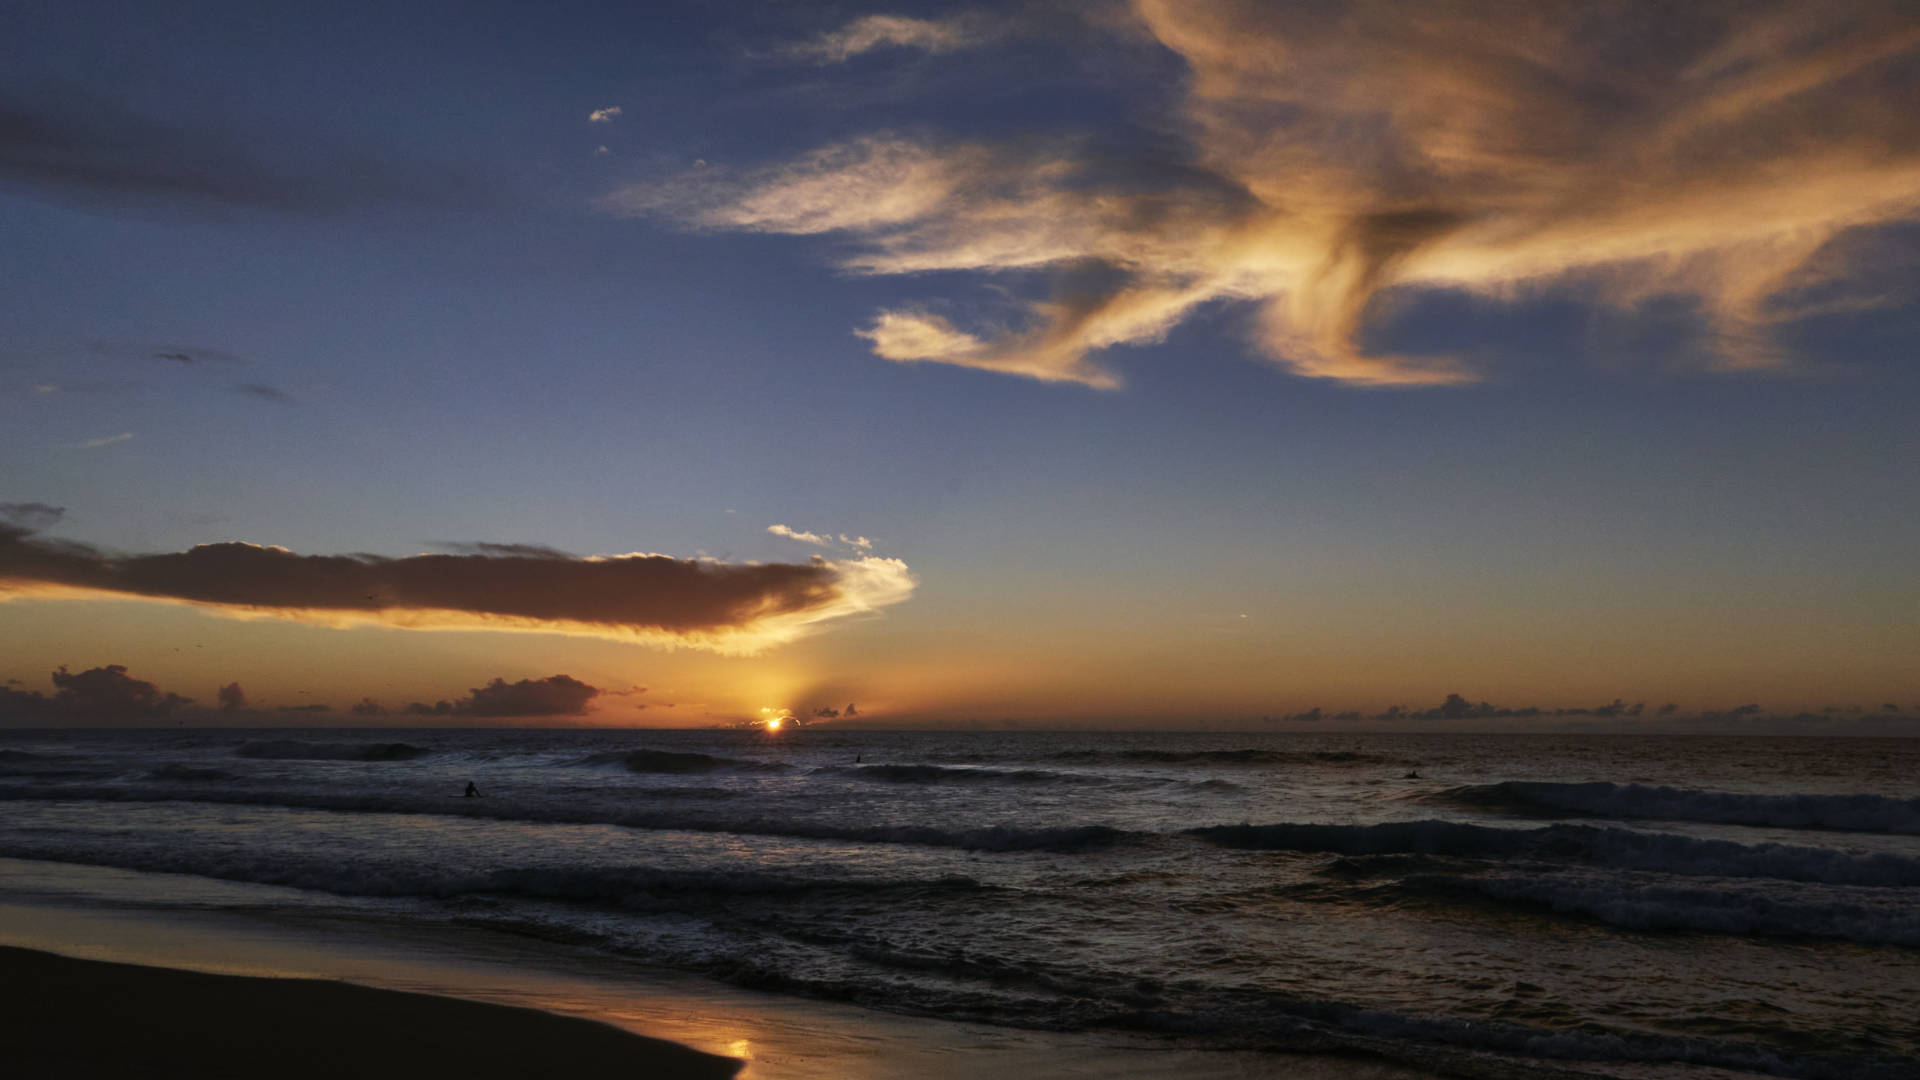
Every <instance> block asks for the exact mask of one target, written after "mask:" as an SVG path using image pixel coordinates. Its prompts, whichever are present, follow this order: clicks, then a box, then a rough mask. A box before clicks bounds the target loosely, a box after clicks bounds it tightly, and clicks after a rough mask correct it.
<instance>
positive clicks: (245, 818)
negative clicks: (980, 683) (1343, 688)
mask: <svg viewBox="0 0 1920 1080" xmlns="http://www.w3.org/2000/svg"><path fill="white" fill-rule="evenodd" d="M470 781H471V782H472V783H473V784H474V785H475V786H476V787H477V788H478V790H479V792H480V797H478V798H468V797H464V796H463V794H462V793H463V791H464V790H465V789H466V786H467V784H468V783H469V782H470ZM0 858H7V859H16V860H41V861H43V862H50V863H61V864H85V865H91V866H101V867H114V868H119V869H122V870H130V871H137V872H143V873H146V874H151V875H153V877H152V880H153V881H154V882H155V885H154V888H153V889H152V891H151V895H150V896H149V897H148V898H147V899H148V901H149V902H150V903H152V904H154V905H156V906H162V907H164V906H167V905H173V906H177V907H181V908H190V907H196V906H198V907H208V906H218V905H220V904H222V903H236V902H237V901H235V900H234V899H233V898H232V897H231V896H230V895H229V894H227V893H224V892H222V891H221V890H217V889H210V890H208V891H206V892H205V893H199V892H196V891H195V890H193V889H191V888H183V887H181V886H180V885H179V884H178V882H180V881H182V880H186V881H192V880H195V879H217V880H221V881H232V882H248V883H255V884H259V885H270V886H277V887H279V888H276V889H273V890H270V891H269V890H259V891H257V892H255V893H249V894H248V897H247V899H246V901H245V902H246V903H248V904H251V905H255V906H257V905H259V904H261V903H263V902H267V903H271V904H273V905H277V906H282V907H286V908H290V909H291V908H301V909H311V910H314V911H334V912H337V911H351V912H353V913H354V914H355V916H356V917H361V918H374V919H379V920H384V921H386V922H388V923H390V924H394V925H399V926H407V925H413V926H419V927H423V928H424V927H428V926H445V925H457V926H478V927H486V928H489V929H493V930H498V931H503V932H506V933H511V934H515V935H520V936H522V937H524V938H526V939H529V940H531V941H535V942H541V941H544V942H555V943H564V944H565V945H567V946H569V947H571V948H575V949H582V948H584V949H588V950H593V951H596V952H599V953H603V954H605V955H606V956H607V957H609V958H618V959H621V960H624V961H628V962H632V963H635V964H644V965H650V966H656V967H669V968H676V969H682V970H687V971H693V972H698V973H701V974H704V975H707V976H710V977H713V978H717V979H721V980H724V981H727V982H731V983H734V984H737V985H741V986H746V987H752V988H757V989H761V990H769V991H773V992H776V993H783V994H793V995H802V996H808V997H816V998H824V999H831V1000H837V1001H843V1002H851V1003H854V1004H858V1005H865V1006H869V1007H872V1008H877V1009H886V1010H889V1011H893V1012H898V1013H905V1014H909V1015H929V1016H939V1017H943V1018H947V1019H963V1020H969V1021H974V1022H982V1023H989V1024H999V1025H1008V1026H1014V1027H1025V1028H1035V1029H1047V1030H1059V1031H1125V1032H1132V1033H1148V1034H1164V1035H1167V1036H1170V1037H1176V1038H1178V1039H1179V1040H1180V1041H1181V1043H1182V1045H1186V1046H1195V1045H1199V1046H1218V1047H1221V1048H1234V1049H1249V1048H1251V1049H1262V1050H1282V1051H1284V1050H1288V1049H1307V1050H1340V1049H1354V1050H1361V1051H1366V1052H1370V1053H1376V1054H1384V1055H1386V1056H1388V1057H1395V1058H1399V1059H1401V1060H1405V1061H1409V1062H1414V1063H1422V1062H1426V1063H1431V1062H1433V1061H1435V1060H1438V1059H1436V1058H1435V1057H1434V1055H1436V1054H1439V1055H1446V1056H1445V1059H1444V1060H1445V1062H1446V1064H1447V1067H1448V1068H1449V1069H1451V1070H1453V1071H1456V1072H1458V1071H1462V1070H1465V1071H1472V1070H1473V1069H1475V1068H1476V1062H1479V1063H1484V1064H1485V1066H1486V1069H1487V1071H1488V1072H1489V1074H1495V1073H1498V1072H1499V1071H1500V1069H1501V1067H1502V1062H1503V1061H1509V1060H1513V1059H1519V1060H1523V1061H1530V1062H1542V1061H1547V1062H1553V1063H1556V1064H1558V1065H1560V1066H1561V1067H1563V1068H1574V1069H1578V1068H1583V1067H1597V1068H1601V1069H1604V1070H1608V1071H1619V1070H1622V1069H1625V1070H1627V1071H1629V1072H1631V1071H1632V1070H1634V1069H1640V1070H1642V1072H1643V1073H1644V1072H1645V1070H1646V1069H1647V1068H1651V1067H1657V1068H1658V1069H1659V1070H1666V1071H1685V1070H1687V1069H1723V1070H1736V1071H1739V1072H1749V1073H1760V1074H1769V1075H1780V1076H1793V1077H1822V1078H1824V1077H1876V1076H1884V1077H1890V1078H1891V1077H1912V1076H1920V740H1913V739H1904V740H1903V739H1826V738H1799V739H1788V738H1781V739H1772V738H1711V737H1700V736H1639V735H1633V736H1628V735H1614V736H1567V735H1551V736H1549V735H1437V734H1436V735H1401V734H1391V735H1389V734H1372V735H1350V734H1347V735H1342V734H1324V735H1295V734H1266V733H1251V734H1249V733H1235V734H1225V733H1222V734H1105V733H1027V732H975V733H886V732H856V731H846V730H833V729H830V728H821V727H814V728H802V729H797V730H794V729H789V730H787V731H782V732H778V733H764V732H745V731H698V732H695V731H678V732H669V731H445V730H419V729H410V730H394V731H385V732H379V731H365V730H351V731H343V730H310V731H287V730H276V731H271V732H263V731H230V730H172V731H167V730H142V731H59V732H48V731H41V732H22V731H13V732H0ZM15 865H21V864H15ZM163 874H164V875H188V877H187V878H185V879H182V878H177V877H167V878H164V879H163V878H162V877H161V876H160V875H163ZM163 880H164V881H165V882H166V884H165V885H164V886H163V885H162V884H161V882H162V881H163ZM6 887H7V883H6V880H5V878H4V876H0V893H3V892H4V890H5V889H6ZM262 896H269V897H270V898H271V899H270V900H267V901H263V900H262V899H261V897H262Z"/></svg>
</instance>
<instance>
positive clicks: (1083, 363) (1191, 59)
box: [601, 0, 1920, 388]
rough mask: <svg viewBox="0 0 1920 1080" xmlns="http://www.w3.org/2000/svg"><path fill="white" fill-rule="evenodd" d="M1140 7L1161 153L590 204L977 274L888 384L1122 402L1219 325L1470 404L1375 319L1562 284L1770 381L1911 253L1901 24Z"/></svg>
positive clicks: (849, 32) (1642, 10)
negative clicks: (1157, 81) (1231, 318)
mask: <svg viewBox="0 0 1920 1080" xmlns="http://www.w3.org/2000/svg"><path fill="white" fill-rule="evenodd" d="M1128 7H1129V9H1130V17H1129V21H1130V24H1131V26H1132V27H1134V28H1135V29H1136V30H1137V31H1138V32H1139V33H1141V34H1143V35H1144V36H1145V37H1147V38H1149V39H1151V40H1152V41H1154V42H1157V43H1158V44H1159V45H1160V46H1162V47H1163V48H1164V49H1166V50H1167V51H1168V52H1169V53H1171V54H1172V55H1174V56H1176V57H1178V58H1179V60H1180V61H1181V62H1183V63H1184V64H1185V66H1186V68H1187V78H1186V79H1184V80H1181V81H1179V82H1178V83H1177V84H1169V85H1170V86H1174V87H1177V89H1175V90H1174V91H1173V92H1174V93H1175V94H1176V95H1177V97H1176V98H1175V100H1174V101H1172V102H1170V103H1169V106H1168V111H1167V113H1166V116H1167V123H1168V124H1169V126H1170V127H1171V128H1172V131H1171V134H1172V136H1173V138H1172V139H1171V140H1169V141H1168V142H1167V143H1164V144H1162V145H1160V146H1158V147H1156V148H1154V149H1152V150H1150V151H1142V152H1139V153H1118V154H1116V153H1114V152H1112V151H1111V150H1103V149H1101V148H1100V147H1099V146H1098V145H1096V144H1094V143H1092V142H1090V141H1086V140H1071V139H1052V140H1048V139H1041V138H1035V137H1031V136H1018V137H1013V138H1007V139H1001V140H974V141H966V140H961V139H957V138H946V139H943V138H940V137H938V136H933V135H927V134H916V135H914V136H912V137H907V136H902V135H898V134H889V133H884V132H882V133H872V134H869V135H867V136H865V137H860V138H853V139H848V140H845V141H841V142H838V143H834V144H832V145H828V146H824V147H820V148H817V149H814V150H812V151H810V152H808V153H804V154H802V155H800V156H799V157H797V158H794V159H792V160H790V161H787V162H784V163H779V164H774V165H770V166H766V167H763V168H759V169H753V170H747V171H744V172H732V173H719V175H708V174H711V173H716V172H718V171H717V170H706V171H703V173H702V174H689V175H688V176H686V177H683V178H681V180H679V181H676V182H670V183H667V184H661V185H651V186H638V187H630V188H626V189H623V190H620V191H616V192H613V193H612V194H610V195H609V196H607V197H606V198H605V199H604V200H603V201H602V204H601V205H602V206H603V208H604V209H606V210H608V211H610V212H613V213H621V214H656V215H664V216H667V217H670V218H674V219H677V220H679V221H681V222H683V223H686V224H689V225H692V226H694V227H698V228H707V229H727V230H738V231H747V232H763V233H781V234H787V235H795V236H813V235H821V234H830V235H833V236H834V237H835V238H836V239H837V240H840V241H842V246H841V247H840V248H839V249H838V250H841V251H843V252H847V254H845V255H844V256H843V257H841V260H840V265H841V267H842V268H843V269H845V270H847V271H849V272H852V273H859V274H878V275H903V276H904V275H922V274H926V273H927V272H929V271H952V272H960V273H967V274H973V275H981V276H987V277H991V278H992V279H993V280H994V283H995V284H996V285H999V286H1001V287H1003V288H1004V290H1005V294H1006V295H1007V296H1009V297H1010V301H1009V303H1008V310H1007V311H1006V313H1005V315H1004V317H998V318H995V319H992V320H987V321H983V322H980V323H978V324H975V325H965V324H962V325H955V323H954V322H952V321H951V320H950V319H949V318H947V317H945V316H943V315H938V314H934V313H932V312H933V308H932V307H913V306H893V307H890V308H888V309H886V310H883V311H880V312H878V313H877V314H876V315H875V317H874V319H873V321H872V323H870V324H869V325H868V326H867V327H865V328H863V329H862V330H860V331H859V333H860V334H861V336H862V337H864V338H866V339H867V340H868V341H869V342H870V343H871V345H872V348H873V351H874V352H875V354H876V355H878V356H880V357H882V358H883V359H886V360H890V361H894V362H898V363H942V364H952V365H958V366H962V367H969V368H976V369H980V370H986V371H997V372H1001V373H1005V374H1012V375H1019V376H1023V377H1028V378H1035V379H1041V380H1046V381H1053V382H1070V383H1080V384H1084V385H1087V386H1091V387H1100V388H1109V387H1115V386H1118V385H1119V384H1120V380H1119V378H1118V377H1117V375H1115V374H1114V373H1113V372H1112V371H1110V370H1109V369H1107V368H1106V367H1104V366H1103V365H1102V364H1101V363H1099V361H1098V355H1099V354H1100V353H1102V352H1104V351H1105V350H1108V349H1111V348H1113V347H1115V346H1120V345H1129V344H1147V343H1152V342H1157V341H1159V340H1162V339H1163V338H1164V336H1165V335H1166V334H1167V333H1168V332H1169V331H1170V330H1171V329H1172V328H1173V327H1175V326H1177V325H1179V324H1181V323H1182V322H1184V321H1186V320H1188V319H1191V318H1193V317H1194V315H1195V314H1196V313H1197V312H1198V311H1200V310H1201V309H1202V308H1204V307H1207V306H1209V305H1224V304H1234V305H1244V306H1245V307H1247V308H1248V309H1249V311H1250V314H1251V315H1252V316H1253V317H1252V319H1251V320H1250V326H1249V330H1250V333H1251V336H1252V338H1253V341H1254V344H1255V346H1256V348H1258V349H1259V350H1260V351H1261V352H1263V353H1264V354H1266V355H1267V356H1268V357H1269V358H1270V359H1271V360H1272V361H1273V362H1275V363H1276V364H1279V365H1281V366H1282V367H1284V368H1286V369H1287V370H1289V371H1291V372H1294V373H1296V374H1298V375H1302V376H1307V377H1313V378H1324V379H1331V380H1336V381H1339V382H1343V383H1347V384H1350V385H1357V386H1420V385H1445V384H1456V383H1463V382H1470V381H1473V380H1474V379H1476V378H1477V377H1478V372H1477V371H1476V370H1475V368H1474V366H1473V365H1472V364H1471V363H1470V362H1469V361H1468V360H1467V359H1466V358H1464V357H1459V356H1451V355H1436V354H1398V353H1394V352H1391V351H1387V350H1383V349H1380V348H1377V347H1374V346H1373V345H1371V344H1370V343H1369V341H1368V333H1367V332H1368V330H1369V329H1370V328H1371V327H1374V326H1376V325H1377V324H1378V322H1379V315H1380V313H1381V311H1382V310H1384V307H1385V305H1383V304H1380V303H1376V301H1379V300H1381V299H1382V298H1385V297H1389V296H1390V295H1404V294H1406V293H1408V292H1418V291H1429V292H1454V293H1469V294H1475V295H1477V296H1480V297H1483V298H1485V299H1487V300H1489V301H1495V302H1505V301H1512V300H1516V299H1522V298H1525V297H1526V296H1529V295H1534V294H1537V293H1539V292H1542V291H1544V290H1546V289H1550V288H1553V289H1561V288H1571V289H1574V290H1577V291H1578V292H1579V293H1580V294H1581V295H1583V296H1584V297H1585V298H1587V299H1589V300H1591V301H1592V302H1594V303H1596V304H1601V305H1610V306H1614V307H1617V308H1620V309H1622V310H1624V311H1628V312H1632V311H1634V310H1635V309H1637V308H1638V307H1639V306H1640V305H1642V304H1643V303H1644V302H1645V301H1647V300H1648V299H1651V298H1655V297H1675V298H1680V299H1683V300H1688V301H1691V302H1692V303H1693V304H1694V305H1695V307H1696V308H1697V310H1698V311H1699V317H1700V319H1701V322H1702V329H1703V330H1704V331H1705V334H1704V346H1703V347H1704V349H1705V350H1706V352H1707V354H1708V355H1707V356H1706V357H1705V360H1706V361H1707V362H1708V363H1710V364H1711V365H1713V366H1715V367H1718V368H1721V369H1726V370H1737V369H1766V368H1777V367H1781V366H1783V365H1785V364H1787V363H1788V362H1789V361H1790V359H1791V357H1790V356H1789V355H1788V353H1787V351H1786V349H1785V348H1784V346H1782V345H1781V344H1780V342H1779V341H1778V340H1777V329H1778V328H1779V327H1780V326H1782V325H1783V324H1786V323H1788V322H1791V321H1793V320H1795V319H1798V318H1802V317H1804V316H1806V315H1808V314H1810V313H1818V312H1821V311H1832V310H1847V309H1848V308H1849V303H1850V301H1848V300H1847V299H1846V296H1847V294H1848V293H1849V292H1851V291H1854V290H1856V289H1857V288H1858V287H1859V286H1860V285H1861V283H1862V282H1864V281H1867V280H1869V279H1870V278H1871V277H1872V273H1871V271H1872V269H1873V266H1874V265H1875V264H1874V262H1873V260H1875V259H1878V258H1882V257H1886V256H1887V249H1888V248H1891V247H1898V246H1899V245H1889V244H1884V243H1883V244H1875V243H1873V242H1871V240H1872V237H1873V235H1874V234H1875V231H1876V230H1884V229H1885V228H1886V227H1889V226H1894V225H1900V224H1903V223H1907V222H1911V221H1914V220H1916V218H1920V110H1915V109H1913V108H1911V107H1910V104H1909V103H1910V101H1911V99H1912V97H1913V93H1912V90H1913V71H1914V65H1915V64H1916V63H1920V22H1917V21H1915V20H1914V19H1913V17H1912V13H1911V10H1910V5H1909V4H1908V3H1907V2H1906V0H1856V2H1851V3H1846V4H1833V5H1794V4H1780V5H1763V6H1760V7H1757V8H1756V6H1755V5H1752V4H1750V3H1744V2H1741V0H1697V2H1694V3H1688V4H1684V5H1674V4H1665V3H1658V2H1655V0H1628V2H1626V3H1622V4H1618V5H1600V6H1596V5H1591V4H1579V3H1573V2H1571V0H1567V2H1560V0H1553V2H1546V3H1540V4H1536V5H1527V6H1526V11H1525V12H1524V13H1523V14H1524V17H1521V13H1517V10H1516V8H1515V7H1514V6H1513V5H1501V4H1491V5H1478V6H1474V5H1445V6H1442V7H1440V8H1437V9H1434V10H1425V9H1423V10H1422V11H1421V13H1420V15H1419V17H1417V18H1416V17H1409V16H1408V14H1407V12H1406V11H1405V10H1403V9H1402V7H1401V6H1398V5H1393V4H1384V3H1371V2H1364V0H1351V2H1334V3H1314V4H1273V3H1261V2H1256V0H1133V2H1132V3H1131V4H1130V5H1128ZM963 18H964V17H963ZM1096 21H1098V20H1096ZM972 25H975V24H970V23H965V22H962V21H956V20H941V19H935V20H927V19H913V18H905V17H901V16H892V15H875V16H868V17H865V18H862V19H859V20H855V21H854V22H852V23H849V24H848V25H847V26H845V27H842V28H841V29H839V30H836V31H833V32H831V33H828V34H825V35H822V36H821V37H819V38H817V39H815V40H814V41H812V42H809V43H807V44H806V45H804V46H799V47H796V49H795V50H794V55H796V56H801V57H805V58H809V59H813V60H816V61H819V62H823V63H826V62H834V61H839V60H844V59H847V58H848V57H852V56H856V55H859V54H861V53H864V52H867V51H869V50H873V49H877V48H881V47H885V46H892V47H909V48H917V49H921V50H925V51H929V52H940V51H950V50H952V49H955V48H961V47H965V46H966V45H967V44H969V43H977V42H978V40H979V36H978V35H979V33H980V32H979V31H977V30H969V29H967V27H969V26H972ZM981 25H984V24H981ZM1107 25H1112V24H1111V23H1108V24H1107ZM1156 77H1157V73H1156ZM932 280H942V281H944V280H954V278H953V277H951V276H948V277H944V278H938V279H932ZM1036 285H1037V287H1035V286H1036ZM1832 294H1838V295H1839V296H1840V299H1837V300H1836V299H1834V296H1833V295H1832ZM1809 298H1813V299H1811V300H1810V299H1809ZM1816 301H1817V302H1816ZM1862 303H1864V301H1863V302H1862ZM1853 306H1855V307H1858V306H1860V304H1858V303H1856V304H1853ZM941 310H944V309H941Z"/></svg>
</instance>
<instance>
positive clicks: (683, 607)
mask: <svg viewBox="0 0 1920 1080" xmlns="http://www.w3.org/2000/svg"><path fill="white" fill-rule="evenodd" d="M912 589H913V578H912V576H911V575H910V574H909V573H908V571H907V567H906V564H905V563H902V562H900V561H899V560H896V559H877V558H870V557H869V558H861V559H853V560H845V561H840V562H835V561H829V560H825V559H816V560H814V561H812V562H808V563H799V564H789V563H772V564H763V565H730V564H725V563H718V562H711V561H704V560H693V559H675V558H671V557H669V556H665V555H649V554H631V555H613V556H592V557H587V558H574V557H570V556H565V555H562V554H560V553H558V552H547V551H544V550H542V549H538V548H526V547H508V548H494V549H488V548H482V549H481V550H480V551H479V552H477V553H471V554H444V555H443V554H427V555H414V556H409V557H406V558H383V557H380V556H376V555H299V554H296V553H294V552H291V551H288V550H286V549H284V548H278V547H263V546H260V545H256V544H247V543H218V544H203V545H200V546H198V547H195V548H192V549H191V550H188V551H185V552H179V553H168V554H154V555H127V556H114V555H109V554H106V553H103V552H100V551H98V550H95V549H93V548H90V547H87V546H85V545H80V544H74V543H69V542H64V541H58V540H50V539H42V538H38V537H34V536H32V535H30V533H29V532H28V531H27V530H26V529H25V528H22V527H20V526H18V525H0V594H5V593H12V594H14V595H49V594H53V595H62V594H64V595H74V594H106V595H114V596H123V597H136V598H144V599H153V600H169V601H177V602H184V603H190V604H197V605H204V606H207V607H209V608H212V609H215V610H217V611H219V612H221V613H223V614H229V615H236V616H240V617H265V618H283V619H291V620H296V621H302V622H312V623H320V624H325V625H351V624H355V623H377V624H384V625H389V626H399V627H407V628H414V629H491V630H528V631H546V632H558V633H574V634H587V635H593V636H600V637H612V638H619V639H626V640H642V641H647V642H651V643H654V644H665V645H687V646H693V647H699V648H710V649H716V650H719V651H725V652H752V651H756V650H758V649H760V648H763V647H765V646H767V645H770V644H777V643H779V642H782V641H786V640H790V639H792V638H794V637H797V636H799V635H800V634H802V633H804V632H805V631H806V630H808V629H809V628H811V627H813V626H814V625H816V624H818V623H820V622H823V621H825V620H828V619H832V618H836V617H840V616H844V615H849V614H855V613H858V612H862V611H870V610H873V609H874V608H877V607H882V606H885V605H887V604H891V603H896V602H898V601H900V600H903V599H905V598H906V596H907V595H908V594H909V593H910V592H911V591H912Z"/></svg>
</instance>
